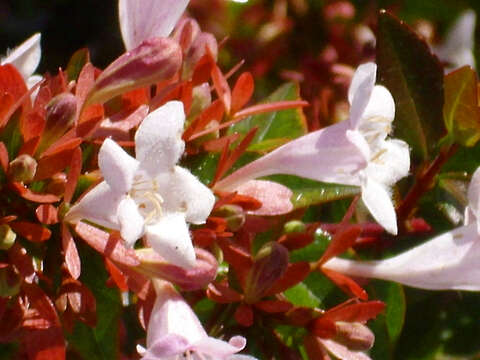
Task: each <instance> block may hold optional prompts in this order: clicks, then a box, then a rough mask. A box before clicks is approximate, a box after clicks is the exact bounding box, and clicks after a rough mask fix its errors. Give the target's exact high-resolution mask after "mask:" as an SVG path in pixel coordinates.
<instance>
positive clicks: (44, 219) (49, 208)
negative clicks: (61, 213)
mask: <svg viewBox="0 0 480 360" xmlns="http://www.w3.org/2000/svg"><path fill="white" fill-rule="evenodd" d="M35 214H36V215H37V219H38V221H40V222H41V223H42V224H46V225H52V224H56V223H58V210H57V208H56V207H55V206H53V205H51V204H42V205H40V206H38V207H37V209H36V210H35Z"/></svg>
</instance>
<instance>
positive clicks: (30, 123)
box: [20, 112, 46, 142]
mask: <svg viewBox="0 0 480 360" xmlns="http://www.w3.org/2000/svg"><path fill="white" fill-rule="evenodd" d="M45 124H46V121H45V118H44V117H43V116H41V115H40V114H39V113H36V112H32V113H30V114H28V115H27V116H26V117H25V118H24V119H23V121H22V123H21V126H20V131H21V133H22V136H23V140H24V141H25V142H28V141H30V140H32V139H34V138H38V137H40V136H42V133H43V129H44V128H45Z"/></svg>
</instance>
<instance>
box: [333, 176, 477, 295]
mask: <svg viewBox="0 0 480 360" xmlns="http://www.w3.org/2000/svg"><path fill="white" fill-rule="evenodd" d="M468 199H469V205H468V207H467V209H466V216H465V225H464V226H461V227H459V228H456V229H454V230H452V231H448V232H446V233H444V234H442V235H440V236H437V237H435V238H433V239H431V240H429V241H427V242H426V243H424V244H422V245H419V246H417V247H415V248H413V249H411V250H409V251H406V252H404V253H402V254H400V255H397V256H394V257H392V258H389V259H386V260H380V261H351V260H345V259H338V258H333V259H331V260H329V261H328V262H326V263H325V264H324V265H323V266H324V267H325V268H327V269H331V270H335V271H338V272H341V273H344V274H348V275H352V276H360V277H367V278H377V279H384V280H391V281H396V282H399V283H402V284H405V285H408V286H412V287H418V288H422V289H430V290H448V289H453V290H471V291H479V290H480V222H479V220H480V207H479V205H480V168H479V169H477V170H476V171H475V174H474V175H473V177H472V181H471V183H470V186H469V189H468Z"/></svg>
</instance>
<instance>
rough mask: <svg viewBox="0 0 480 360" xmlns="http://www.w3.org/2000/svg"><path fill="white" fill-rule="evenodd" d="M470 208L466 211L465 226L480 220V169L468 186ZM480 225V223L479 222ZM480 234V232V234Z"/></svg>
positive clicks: (476, 171)
mask: <svg viewBox="0 0 480 360" xmlns="http://www.w3.org/2000/svg"><path fill="white" fill-rule="evenodd" d="M467 196H468V206H467V208H466V209H465V215H466V216H465V224H467V225H468V224H469V223H471V222H473V221H477V220H478V219H480V167H479V168H477V170H475V172H474V173H473V175H472V179H471V180H470V185H469V186H468V193H467ZM479 225H480V222H479ZM479 233H480V232H479Z"/></svg>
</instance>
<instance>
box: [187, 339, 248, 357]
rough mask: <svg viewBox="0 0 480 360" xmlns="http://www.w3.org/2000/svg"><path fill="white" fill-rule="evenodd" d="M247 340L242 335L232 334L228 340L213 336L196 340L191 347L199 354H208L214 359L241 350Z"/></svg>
mask: <svg viewBox="0 0 480 360" xmlns="http://www.w3.org/2000/svg"><path fill="white" fill-rule="evenodd" d="M246 343H247V341H246V340H245V338H244V337H243V336H234V337H233V338H231V339H230V341H229V342H226V341H222V340H218V339H215V338H213V337H205V338H203V339H201V340H200V341H198V342H196V343H195V344H194V345H193V347H192V348H191V349H192V350H194V351H197V352H199V353H200V354H205V355H209V356H210V357H212V358H214V359H217V358H218V359H224V358H225V357H227V356H229V355H233V354H235V353H237V352H239V351H241V350H242V349H243V348H244V347H245V345H246Z"/></svg>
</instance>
